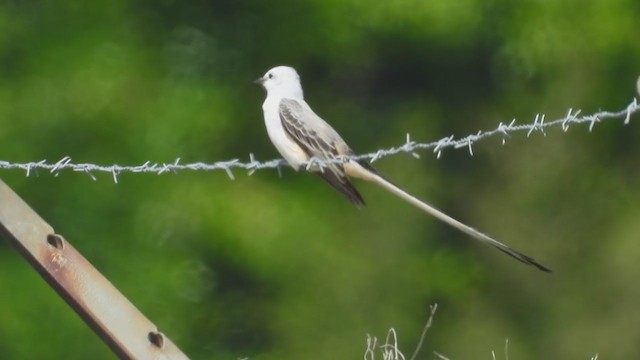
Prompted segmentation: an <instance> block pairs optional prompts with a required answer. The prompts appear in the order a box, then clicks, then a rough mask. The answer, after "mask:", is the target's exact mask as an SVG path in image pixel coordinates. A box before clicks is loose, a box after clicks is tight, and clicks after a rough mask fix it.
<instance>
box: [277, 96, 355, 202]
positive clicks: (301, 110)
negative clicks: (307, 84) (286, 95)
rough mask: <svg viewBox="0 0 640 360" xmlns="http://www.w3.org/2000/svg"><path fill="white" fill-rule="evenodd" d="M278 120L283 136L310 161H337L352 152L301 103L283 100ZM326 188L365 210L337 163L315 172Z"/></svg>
mask: <svg viewBox="0 0 640 360" xmlns="http://www.w3.org/2000/svg"><path fill="white" fill-rule="evenodd" d="M279 113H280V120H281V121H282V127H283V128H284V130H285V132H286V133H287V135H288V136H289V137H291V139H292V140H293V141H295V142H296V143H297V144H298V145H299V146H300V147H301V148H302V149H303V150H304V151H305V152H306V153H307V155H309V157H315V158H316V159H319V160H331V159H336V158H337V157H338V156H340V155H351V154H353V152H352V151H351V149H349V146H347V144H346V143H345V142H344V140H342V138H341V137H340V135H338V133H337V132H336V131H335V130H334V129H333V128H332V127H331V126H330V125H329V124H327V123H326V122H325V121H324V120H322V118H320V117H319V116H318V115H316V114H315V113H314V112H313V110H311V108H310V107H309V105H307V104H306V103H305V102H304V101H299V100H294V99H282V100H281V101H280V107H279ZM316 173H317V174H318V175H320V177H322V178H323V179H324V180H325V181H326V182H328V183H329V185H331V186H333V187H334V188H335V189H336V190H338V191H339V192H341V193H342V194H344V195H345V196H346V197H347V198H348V199H349V200H350V201H351V202H352V203H354V204H355V205H356V206H358V207H361V206H364V205H365V203H364V199H363V198H362V195H360V193H359V192H358V190H356V188H355V187H354V186H353V184H352V183H351V181H349V178H348V177H347V175H346V174H345V171H344V167H343V166H342V164H340V163H333V164H327V165H326V166H323V168H322V169H321V171H319V172H316Z"/></svg>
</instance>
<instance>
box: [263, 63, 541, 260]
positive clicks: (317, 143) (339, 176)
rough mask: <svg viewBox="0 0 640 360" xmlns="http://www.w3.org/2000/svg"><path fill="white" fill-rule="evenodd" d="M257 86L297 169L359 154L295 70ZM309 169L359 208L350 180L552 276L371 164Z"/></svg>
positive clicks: (272, 73)
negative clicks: (307, 95)
mask: <svg viewBox="0 0 640 360" xmlns="http://www.w3.org/2000/svg"><path fill="white" fill-rule="evenodd" d="M255 82H256V83H258V84H260V85H262V86H263V87H264V88H265V89H266V90H267V99H266V100H265V101H264V104H262V110H263V111H264V121H265V123H266V125H267V132H268V133H269V138H270V139H271V142H273V145H275V147H276V149H278V151H279V152H280V154H281V155H282V156H283V157H284V158H285V160H286V161H287V162H288V163H289V164H290V165H291V167H293V168H294V169H295V170H298V169H300V167H301V166H302V165H305V164H307V162H308V161H309V160H310V159H311V158H316V159H319V160H335V159H337V158H338V157H339V156H350V155H354V153H353V151H351V149H350V148H349V145H347V143H346V142H345V141H344V140H342V138H341V137H340V135H338V133H337V132H336V131H335V130H334V129H333V128H332V127H331V126H330V125H329V124H327V122H326V121H324V120H322V118H320V117H319V116H318V115H316V113H314V112H313V110H311V108H310V107H309V105H308V104H307V103H306V102H305V101H304V96H303V94H302V85H300V76H298V73H297V72H296V70H295V69H294V68H292V67H288V66H278V67H275V68H273V69H271V70H269V71H267V73H266V74H265V75H264V76H263V77H261V78H259V79H257V80H256V81H255ZM310 170H311V171H313V172H315V173H317V174H318V175H320V177H322V178H323V179H324V180H325V181H327V182H328V183H329V184H330V185H331V186H333V187H334V188H335V189H336V190H338V191H340V192H341V193H342V194H344V195H345V196H346V197H347V198H349V200H351V202H352V203H354V204H355V205H356V206H358V207H362V206H364V200H363V199H362V196H361V195H360V193H358V190H356V188H355V187H354V186H353V184H352V183H351V181H350V180H349V178H350V177H352V178H359V179H364V180H368V181H371V182H374V183H376V184H378V185H380V186H382V187H383V188H385V189H387V190H389V191H390V192H391V193H393V194H395V195H396V196H398V197H400V198H402V199H404V200H405V201H407V202H409V203H411V204H413V205H415V206H417V207H418V208H420V209H422V210H423V211H425V212H426V213H428V214H430V215H433V216H434V217H436V218H437V219H439V220H441V221H443V222H445V223H447V224H449V225H451V226H453V227H454V228H456V229H458V230H460V231H462V232H464V233H466V234H468V235H470V236H472V237H473V238H474V239H477V240H480V241H481V242H483V243H485V244H489V245H492V246H494V247H496V248H497V249H498V250H500V251H502V252H504V253H506V254H508V255H510V256H512V257H514V258H516V259H518V260H520V261H522V262H523V263H525V264H528V265H533V266H535V267H537V268H538V269H540V270H542V271H547V272H551V270H550V269H548V268H546V267H544V266H543V265H540V264H539V263H538V262H536V261H535V260H534V259H532V258H530V257H529V256H527V255H524V254H522V253H520V252H518V251H515V250H513V249H511V248H510V247H508V246H507V245H505V244H503V243H501V242H499V241H497V240H494V239H492V238H490V237H489V236H487V235H485V234H483V233H481V232H479V231H478V230H476V229H474V228H472V227H469V226H467V225H465V224H463V223H461V222H459V221H458V220H456V219H454V218H452V217H450V216H448V215H447V214H445V213H443V212H442V211H440V210H438V209H436V208H434V207H433V206H431V205H429V204H427V203H425V202H424V201H421V200H419V199H417V198H415V197H413V196H412V195H410V194H408V193H407V192H405V191H404V190H402V189H400V188H399V187H397V186H396V185H394V184H392V183H391V182H390V181H389V180H387V179H385V178H384V177H383V176H382V175H381V174H380V173H379V172H378V171H377V170H376V169H374V168H373V167H372V166H371V165H370V164H369V163H368V162H367V161H364V160H358V161H356V160H348V161H346V162H330V163H327V164H324V165H322V166H318V165H315V166H312V167H311V168H310Z"/></svg>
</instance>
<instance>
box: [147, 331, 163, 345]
mask: <svg viewBox="0 0 640 360" xmlns="http://www.w3.org/2000/svg"><path fill="white" fill-rule="evenodd" d="M147 337H148V338H149V341H150V342H151V343H152V344H153V345H155V346H156V347H157V348H159V349H162V346H163V345H164V335H162V333H161V332H159V331H151V332H149V335H148V336H147Z"/></svg>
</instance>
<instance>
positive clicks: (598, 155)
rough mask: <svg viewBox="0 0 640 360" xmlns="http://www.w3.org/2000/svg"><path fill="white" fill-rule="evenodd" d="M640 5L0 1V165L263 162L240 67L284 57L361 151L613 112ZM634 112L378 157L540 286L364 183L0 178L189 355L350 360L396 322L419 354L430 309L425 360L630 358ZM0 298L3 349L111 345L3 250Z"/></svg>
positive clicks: (621, 94)
mask: <svg viewBox="0 0 640 360" xmlns="http://www.w3.org/2000/svg"><path fill="white" fill-rule="evenodd" d="M639 15H640V7H639V5H638V3H637V2H635V1H632V0H615V1H604V0H594V1H589V2H578V1H573V0H562V1H554V2H550V1H524V2H509V1H503V0H492V1H479V0H465V1H458V2H451V1H445V0H433V1H427V2H425V1H409V0H407V1H387V2H377V3H371V2H364V1H355V0H350V1H324V2H321V1H312V0H308V1H296V2H272V1H265V0H260V1H258V0H256V1H248V2H231V1H191V2H175V1H155V2H151V1H126V0H119V1H94V2H88V3H81V2H76V1H57V2H51V1H29V2H25V1H6V2H4V3H2V4H0V144H2V145H1V147H0V149H1V150H2V151H1V155H0V158H2V159H3V160H9V161H35V160H41V159H48V160H50V161H55V160H57V159H60V158H62V157H63V156H71V157H72V158H73V159H74V160H76V161H78V162H92V163H100V164H113V163H118V164H122V165H125V164H126V165H129V164H140V163H143V162H145V161H147V160H149V161H152V162H171V161H174V160H175V159H176V158H178V157H179V158H181V159H182V160H183V161H189V162H191V161H205V162H214V161H219V160H225V159H230V158H242V159H247V158H248V154H249V153H253V154H254V155H255V156H256V158H257V159H259V160H266V159H271V158H274V157H276V156H277V154H276V151H275V150H274V149H273V148H272V146H271V144H270V143H269V141H268V138H267V136H266V133H265V130H264V125H263V122H262V113H261V109H260V105H261V102H262V101H263V96H264V95H263V92H262V90H261V89H259V88H258V87H255V86H254V85H253V84H252V83H251V81H252V80H253V79H254V78H256V77H258V76H260V75H262V74H263V73H264V72H265V71H266V70H267V69H269V68H270V67H272V66H275V65H280V64H289V65H293V66H295V67H296V68H297V69H298V71H299V73H300V74H301V76H302V81H303V84H304V86H305V91H306V96H307V99H308V101H309V103H310V104H311V105H312V107H313V108H314V109H315V110H316V111H317V112H318V113H319V114H320V115H321V116H323V117H325V118H326V119H327V120H328V121H329V122H330V123H331V124H332V125H333V126H334V127H335V128H336V129H338V130H339V131H340V132H341V133H342V134H343V135H344V137H345V139H347V140H348V142H349V143H350V144H351V146H352V147H353V148H354V149H355V150H357V151H360V152H369V151H373V150H374V149H377V148H382V147H388V146H391V145H396V144H398V143H399V142H401V141H402V140H403V139H404V136H405V134H406V133H407V132H409V133H411V135H412V136H411V137H412V139H415V140H417V141H429V140H434V139H438V138H442V137H444V136H448V135H450V134H456V135H463V134H468V133H475V132H476V131H478V130H480V129H487V128H494V127H495V126H496V124H497V123H499V122H501V121H502V122H508V121H510V120H511V119H512V118H513V117H517V118H518V119H519V121H522V122H524V121H528V120H525V119H532V118H533V117H534V116H535V114H537V113H546V114H547V116H548V117H555V116H556V115H558V116H562V115H564V114H565V113H566V111H567V109H568V108H570V107H572V108H574V109H576V108H581V109H583V110H584V112H591V111H596V110H600V109H615V110H617V109H619V108H620V107H621V106H623V105H624V104H627V103H628V102H629V100H630V98H631V97H633V96H634V95H635V93H634V85H635V81H636V80H635V79H637V77H638V75H639V73H640V70H639V67H638V64H639V63H640V45H639V43H638V41H637V29H636V28H637V19H638V17H639ZM636 96H637V95H636ZM520 119H522V120H520ZM636 122H637V119H635V118H634V119H632V121H631V123H630V124H629V125H627V126H625V127H622V126H621V125H620V124H618V123H606V124H599V125H596V127H595V128H594V131H593V132H592V133H588V132H587V131H586V130H585V129H578V128H571V129H570V130H569V131H568V132H567V133H562V132H560V131H559V130H558V131H550V132H549V133H548V135H547V136H546V137H543V136H541V135H539V134H534V135H532V137H531V138H525V137H524V136H514V137H513V138H511V139H509V140H508V141H507V143H506V145H504V146H502V145H501V144H500V141H499V140H498V141H490V140H488V141H486V142H483V143H482V144H478V145H477V146H476V147H474V154H475V155H474V157H470V156H469V155H468V154H467V153H466V152H465V151H461V152H455V151H449V152H445V153H444V156H443V158H441V159H440V160H437V161H436V160H435V159H434V158H433V157H431V156H430V154H429V153H424V154H423V157H422V159H420V160H415V159H413V158H411V157H409V156H395V157H392V158H387V159H385V160H383V161H380V162H379V163H376V166H377V167H379V168H380V170H381V171H382V172H383V173H385V174H386V175H387V176H388V177H389V178H391V179H392V180H393V181H394V182H396V183H398V184H399V185H401V186H403V187H405V188H406V189H407V190H409V191H410V192H412V193H414V194H415V195H417V196H419V197H421V198H424V199H428V200H429V201H430V202H432V203H433V204H434V205H436V206H437V207H439V208H442V209H443V210H445V211H447V212H449V213H451V214H452V215H453V216H455V217H457V218H460V219H461V220H463V221H464V222H466V223H469V224H470V225H471V226H473V227H476V228H478V229H480V230H482V231H486V232H487V233H489V234H491V235H494V236H495V237H496V238H498V239H500V240H503V241H505V242H506V243H508V244H510V245H513V246H514V247H515V248H517V249H520V250H522V251H524V252H526V253H528V254H531V255H532V256H534V257H535V258H536V259H539V260H540V261H541V262H543V263H545V264H549V266H550V267H552V268H553V269H554V270H555V271H556V273H555V274H554V275H551V276H545V275H544V274H539V273H537V272H535V271H532V269H529V268H527V267H524V266H522V265H520V264H518V263H516V262H514V261H512V260H511V259H508V258H507V257H505V256H503V255H502V254H500V253H498V252H496V251H494V250H493V249H489V248H486V247H482V246H478V245H477V244H474V243H473V242H472V241H471V240H470V239H468V238H466V237H465V236H464V235H461V234H459V233H457V232H455V231H453V230H451V229H449V228H448V227H446V226H444V225H441V224H439V223H437V222H436V221H434V220H433V219H428V218H425V217H424V216H423V214H421V213H419V212H418V211H416V210H414V209H413V208H411V207H410V206H408V205H406V204H404V203H402V202H401V201H399V200H397V199H394V198H392V197H391V196H389V195H388V194H386V193H384V191H382V190H378V189H375V188H374V187H372V186H369V185H368V184H361V183H357V184H356V185H357V186H358V187H359V188H360V190H361V192H362V193H363V195H364V197H365V199H366V200H367V203H368V207H367V208H366V209H363V210H357V209H354V208H353V207H352V206H351V205H350V204H349V203H347V202H346V201H344V199H342V198H341V197H340V195H339V194H335V193H333V192H332V189H330V188H329V187H327V186H326V185H324V184H323V183H322V182H321V181H319V180H318V179H317V177H316V176H314V175H308V174H303V173H301V174H296V173H293V172H292V171H290V170H289V169H284V170H283V176H282V177H279V176H278V174H277V172H275V171H261V172H258V173H256V174H254V175H253V176H251V177H248V176H244V175H243V174H239V173H238V174H236V178H237V180H235V181H231V180H229V178H228V177H227V176H226V174H224V173H222V172H220V173H180V174H164V175H161V176H155V175H148V174H138V175H134V174H123V175H122V176H121V177H120V178H119V180H120V181H119V183H118V184H114V183H113V182H112V180H111V178H110V177H109V176H104V175H99V176H98V180H97V181H95V182H94V181H92V180H91V179H90V178H89V177H88V176H86V175H85V174H74V173H63V174H61V175H60V176H57V177H54V176H52V175H50V174H48V173H39V174H34V176H32V177H29V178H24V176H23V174H21V173H16V172H4V173H2V174H1V175H2V177H3V180H5V181H6V182H7V183H9V185H11V186H12V187H13V188H14V189H15V190H16V191H17V192H18V193H20V195H21V196H23V197H24V198H25V200H27V201H28V202H29V203H30V204H31V205H32V206H33V207H34V208H35V209H36V211H38V212H39V213H40V214H41V215H42V216H43V217H44V218H45V219H46V220H47V221H49V222H50V223H51V224H52V225H53V226H54V228H56V230H57V231H58V232H60V233H61V234H63V235H64V236H65V237H66V238H67V239H68V240H69V241H71V242H72V243H73V244H74V246H75V247H76V248H77V249H79V250H80V251H81V252H82V253H83V254H84V255H85V256H86V257H87V258H88V259H90V260H91V261H92V263H94V265H96V266H97V267H98V268H99V269H100V270H101V271H102V272H103V273H104V274H105V275H106V276H107V277H108V278H109V279H110V280H111V281H112V282H113V283H114V284H115V285H116V286H117V287H118V288H120V289H121V290H122V291H123V292H124V293H125V295H127V296H128V297H129V298H130V299H131V300H132V301H133V302H134V303H135V304H136V305H137V306H138V307H139V308H140V309H141V310H142V311H143V312H144V313H145V314H147V315H148V316H149V317H150V318H151V319H152V320H153V321H155V322H156V323H157V325H158V326H159V327H160V329H161V330H162V331H163V332H165V333H166V334H167V335H168V336H169V337H170V338H171V339H172V340H174V341H175V342H176V343H177V344H178V345H179V346H180V347H181V348H182V349H183V350H184V351H185V352H186V353H187V354H189V355H190V356H191V357H192V358H194V359H197V358H240V357H245V356H249V357H251V358H254V357H257V358H265V359H271V358H284V357H286V358H301V357H312V358H317V359H335V358H354V357H355V358H359V357H361V356H362V355H363V353H364V349H365V339H366V337H365V336H366V334H367V333H373V334H384V333H385V332H386V330H387V329H388V328H389V327H394V328H395V329H396V330H397V331H398V333H399V338H400V346H401V348H402V349H404V350H405V353H406V354H409V353H410V351H411V350H412V349H413V346H414V345H415V342H416V341H417V340H418V337H419V334H420V331H421V329H422V326H423V325H424V321H425V320H426V316H427V313H428V305H429V304H431V303H434V302H438V303H439V305H440V307H439V310H438V314H437V315H436V319H435V323H434V326H433V327H432V329H431V330H430V332H429V335H428V337H427V342H426V344H425V347H426V348H425V350H426V351H424V353H425V354H426V353H428V352H429V351H431V350H438V351H439V352H441V353H443V354H445V355H447V356H449V357H450V358H460V359H462V358H478V357H479V356H478V354H481V355H480V357H483V356H485V355H486V357H489V353H490V351H491V350H496V351H498V353H499V352H500V351H499V350H500V349H502V347H503V345H504V340H505V339H506V338H509V339H510V341H509V353H510V356H511V357H513V358H519V359H537V358H588V357H590V356H593V354H595V353H600V354H601V356H609V357H614V358H637V357H638V349H637V346H634V345H633V344H635V342H634V341H636V340H637V338H638V332H637V330H634V327H633V321H634V319H637V316H638V312H637V310H636V306H635V303H636V302H637V300H638V291H637V289H636V287H635V286H634V285H633V281H631V280H629V279H634V277H633V276H632V275H633V273H634V271H636V272H637V270H634V264H635V263H636V262H634V259H636V258H637V256H636V254H637V251H635V250H634V249H635V247H634V241H633V239H635V238H637V237H638V229H637V226H635V225H633V224H634V222H633V219H634V216H635V214H637V213H638V209H639V207H638V205H637V204H638V201H637V197H638V196H637V187H638V185H639V184H638V180H637V179H638V176H637V175H638V171H639V169H640V168H638V166H637V159H638V157H639V155H640V154H639V152H640V147H639V146H638V142H637V141H635V139H637V137H638V136H639V135H640V130H638V129H639V127H638V126H637V124H636ZM0 206H1V204H0ZM0 305H1V306H2V309H4V310H3V311H2V312H0V339H2V340H0V352H2V354H3V356H5V357H6V358H16V359H21V358H38V359H58V358H78V359H86V358H91V359H101V358H105V359H106V358H112V355H111V354H110V352H109V351H108V349H107V348H106V346H104V345H101V344H100V342H99V340H98V338H97V337H95V336H94V335H93V334H91V333H90V332H89V330H88V328H86V327H85V326H84V325H83V324H82V323H81V321H80V320H79V319H78V318H77V316H76V315H75V314H73V313H72V312H71V310H70V309H68V308H67V307H66V306H65V305H64V303H63V302H62V301H61V300H60V299H59V298H58V297H57V296H56V295H55V294H54V293H53V291H52V290H51V289H49V288H48V287H47V286H46V285H45V284H44V282H43V281H42V280H40V279H39V278H38V277H37V276H36V275H35V273H34V272H33V270H32V269H30V268H28V266H27V265H26V263H25V262H24V261H22V260H21V259H20V258H19V256H18V254H17V253H16V252H15V251H13V250H12V249H10V248H9V247H8V246H6V244H5V243H3V242H0ZM42 334H47V336H42ZM594 338H597V339H598V341H597V342H594V341H593V339H594ZM70 343H71V344H74V345H73V352H72V353H71V351H70V350H69V348H70V347H69V344H70ZM75 344H77V345H75Z"/></svg>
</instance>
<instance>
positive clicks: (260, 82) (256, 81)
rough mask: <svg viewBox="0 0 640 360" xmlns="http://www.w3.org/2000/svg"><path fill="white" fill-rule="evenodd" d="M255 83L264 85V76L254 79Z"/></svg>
mask: <svg viewBox="0 0 640 360" xmlns="http://www.w3.org/2000/svg"><path fill="white" fill-rule="evenodd" d="M253 83H254V84H258V85H262V84H264V78H263V77H259V78H257V79H255V80H253Z"/></svg>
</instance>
